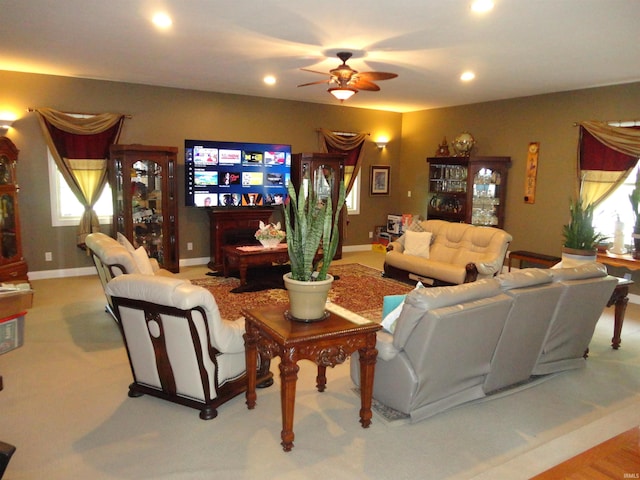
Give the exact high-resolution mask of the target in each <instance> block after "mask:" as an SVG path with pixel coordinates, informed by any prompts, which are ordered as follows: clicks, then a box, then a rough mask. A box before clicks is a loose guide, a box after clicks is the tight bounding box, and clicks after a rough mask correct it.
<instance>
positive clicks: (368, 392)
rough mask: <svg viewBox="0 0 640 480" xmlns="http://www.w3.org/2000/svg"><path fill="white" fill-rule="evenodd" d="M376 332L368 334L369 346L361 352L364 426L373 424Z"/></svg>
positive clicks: (376, 356) (361, 397)
mask: <svg viewBox="0 0 640 480" xmlns="http://www.w3.org/2000/svg"><path fill="white" fill-rule="evenodd" d="M375 345H376V334H375V333H373V334H370V335H368V336H367V347H365V348H361V349H360V350H359V351H358V352H359V354H360V424H361V425H362V428H367V427H369V425H371V417H372V413H371V398H372V397H373V377H374V374H375V367H376V359H377V358H378V350H376V348H375Z"/></svg>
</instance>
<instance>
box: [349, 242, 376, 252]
mask: <svg viewBox="0 0 640 480" xmlns="http://www.w3.org/2000/svg"><path fill="white" fill-rule="evenodd" d="M367 250H371V244H370V243H365V244H364V245H343V246H342V251H343V252H366V251H367Z"/></svg>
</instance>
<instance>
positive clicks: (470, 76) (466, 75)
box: [460, 72, 476, 82]
mask: <svg viewBox="0 0 640 480" xmlns="http://www.w3.org/2000/svg"><path fill="white" fill-rule="evenodd" d="M474 78H476V74H475V73H473V72H464V73H463V74H462V75H460V80H462V81H463V82H470V81H471V80H473V79H474Z"/></svg>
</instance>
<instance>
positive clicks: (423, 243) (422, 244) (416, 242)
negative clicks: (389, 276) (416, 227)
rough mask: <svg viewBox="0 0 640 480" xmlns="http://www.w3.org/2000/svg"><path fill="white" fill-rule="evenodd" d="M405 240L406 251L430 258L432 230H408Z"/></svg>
mask: <svg viewBox="0 0 640 480" xmlns="http://www.w3.org/2000/svg"><path fill="white" fill-rule="evenodd" d="M405 235H406V238H405V240H404V253H405V254H407V255H415V256H416V257H422V258H429V247H430V246H431V232H414V231H412V230H407V232H406V233H405Z"/></svg>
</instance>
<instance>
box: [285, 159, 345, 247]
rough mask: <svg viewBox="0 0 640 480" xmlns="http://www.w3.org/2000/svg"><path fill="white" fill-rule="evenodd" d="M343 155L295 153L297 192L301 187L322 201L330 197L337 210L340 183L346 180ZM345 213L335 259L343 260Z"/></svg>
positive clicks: (292, 161) (292, 166)
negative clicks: (310, 189) (312, 190)
mask: <svg viewBox="0 0 640 480" xmlns="http://www.w3.org/2000/svg"><path fill="white" fill-rule="evenodd" d="M345 157H346V155H345V154H343V153H294V154H293V155H291V181H292V182H293V186H294V187H295V188H296V191H299V189H300V185H302V187H303V188H304V189H305V191H306V189H308V188H309V187H311V188H313V189H314V191H315V192H316V194H317V195H318V196H319V198H320V199H321V200H326V199H327V198H328V197H329V195H330V196H331V202H332V203H333V206H334V208H335V206H336V204H337V203H338V196H339V193H340V181H341V180H343V179H344V160H345ZM344 211H345V208H344V207H343V209H342V211H341V212H340V220H339V223H338V225H339V231H340V240H339V242H338V248H337V250H336V255H335V257H334V258H335V259H339V258H342V239H343V237H344V225H343V223H344Z"/></svg>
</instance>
